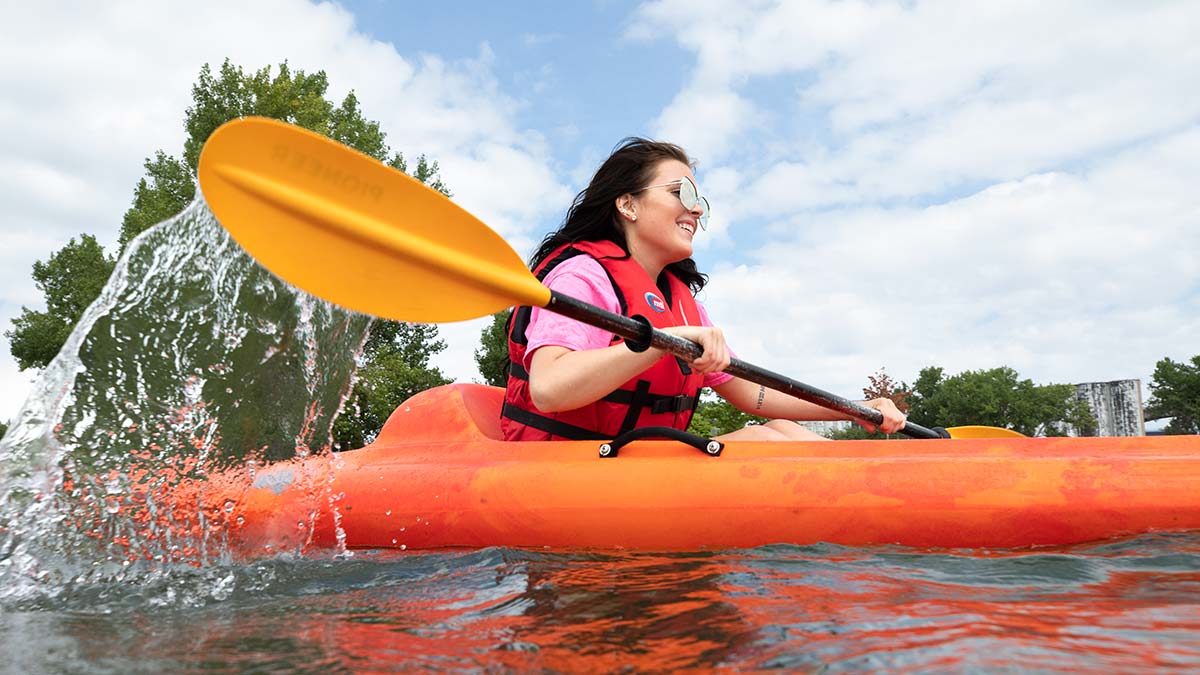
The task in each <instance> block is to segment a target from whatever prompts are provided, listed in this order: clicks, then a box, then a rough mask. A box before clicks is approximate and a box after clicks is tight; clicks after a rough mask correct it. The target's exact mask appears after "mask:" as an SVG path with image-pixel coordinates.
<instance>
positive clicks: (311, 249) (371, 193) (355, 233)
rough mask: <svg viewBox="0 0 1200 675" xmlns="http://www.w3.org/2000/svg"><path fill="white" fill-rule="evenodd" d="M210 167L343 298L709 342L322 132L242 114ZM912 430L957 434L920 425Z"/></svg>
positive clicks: (216, 209) (779, 386) (736, 366)
mask: <svg viewBox="0 0 1200 675" xmlns="http://www.w3.org/2000/svg"><path fill="white" fill-rule="evenodd" d="M199 175H200V187H201V189H202V191H203V193H204V198H205V200H206V201H207V202H208V206H209V208H211V209H212V212H213V213H214V214H215V215H216V217H217V220H219V221H220V222H221V224H222V225H223V226H224V227H225V229H227V230H228V231H229V233H230V235H232V236H233V238H234V239H235V240H237V242H238V243H239V244H241V245H242V247H244V248H245V249H246V250H247V251H248V252H249V253H250V254H251V255H252V256H254V257H255V258H256V259H257V260H258V261H259V262H260V263H262V264H263V266H264V267H266V268H267V269H269V270H271V271H272V272H274V273H275V274H276V275H278V276H280V277H281V278H283V279H285V280H287V281H288V282H290V283H292V284H294V285H296V286H298V287H300V288H302V289H304V290H306V291H308V292H310V293H312V294H314V295H317V296H320V297H322V298H325V299H326V300H329V301H330V302H334V303H337V304H339V305H342V306H343V307H347V308H349V309H353V310H355V311H359V312H363V313H366V314H373V315H375V316H380V317H384V318H388V319H395V320H398V321H419V322H425V323H438V322H445V321H462V320H466V319H473V318H476V317H481V316H486V315H488V314H494V313H496V312H498V311H500V310H502V309H505V308H507V307H511V306H514V305H531V306H535V307H544V308H546V309H548V310H551V311H553V312H556V313H559V314H562V315H564V316H569V317H571V318H574V319H577V320H579V321H582V322H584V323H588V324H591V325H594V326H597V327H600V328H603V329H605V330H608V331H610V332H612V333H614V334H616V335H620V336H622V337H624V338H626V339H628V340H634V341H637V342H642V343H649V344H650V345H652V346H654V347H658V348H661V349H664V350H666V351H669V352H671V353H672V354H676V355H678V356H681V357H684V358H686V359H694V358H696V357H698V356H699V355H700V354H701V353H702V351H703V350H702V349H701V348H700V346H699V345H697V344H695V343H693V342H691V341H689V340H685V339H683V338H679V337H675V336H673V335H669V334H667V333H664V332H662V331H658V330H653V329H652V328H651V327H650V326H649V324H648V323H643V322H641V321H638V320H635V319H632V318H629V317H625V316H621V315H619V314H613V313H611V312H608V311H605V310H603V309H600V308H598V307H594V306H592V305H589V304H587V303H585V302H581V301H579V300H575V299H574V298H570V297H568V296H564V295H561V294H559V293H555V292H552V291H551V290H550V289H548V288H546V287H545V286H543V285H542V283H541V282H540V281H538V280H537V278H536V277H535V276H533V274H532V273H531V272H530V271H529V270H528V269H527V268H526V267H525V263H524V262H523V261H522V260H521V257H520V256H518V255H517V253H516V251H514V250H513V249H512V248H511V247H510V246H509V245H508V243H507V242H505V241H504V240H503V239H502V238H500V236H499V235H498V234H496V233H495V232H493V231H492V229H491V228H489V227H488V226H487V225H484V224H483V223H482V222H480V221H479V220H478V219H476V218H475V217H474V216H472V215H471V214H469V213H467V212H466V211H465V210H463V209H462V208H461V207H459V206H457V205H456V204H454V203H453V202H451V201H450V200H449V199H447V198H446V197H445V196H443V195H441V194H440V193H438V192H436V191H434V190H432V189H430V188H428V187H426V186H425V185H422V184H421V183H420V182H419V181H417V180H414V179H413V178H410V177H409V176H406V175H405V174H404V173H402V172H400V171H396V170H395V169H392V168H390V167H387V166H384V165H383V164H381V163H379V162H378V161H376V160H375V159H372V158H370V157H367V156H366V155H363V154H361V153H359V152H357V151H355V150H352V149H350V148H348V147H346V146H344V145H341V144H339V143H336V142H334V141H332V140H330V139H328V138H325V137H324V136H320V135H318V134H315V133H313V132H311V131H308V130H305V129H301V128H299V127H296V126H292V125H289V124H285V123H283V122H279V121H277V120H272V119H265V118H255V117H248V118H243V119H239V120H234V121H232V122H229V123H227V124H225V125H223V126H221V127H220V128H219V129H217V130H216V131H215V132H213V134H212V136H210V137H209V139H208V142H207V143H206V144H205V146H204V151H203V152H202V153H201V155H200V168H199ZM726 372H727V373H729V374H731V375H735V376H737V377H741V378H743V379H746V380H750V381H751V382H755V383H757V384H761V385H763V386H766V387H771V388H772V389H776V390H779V391H782V392H784V393H786V394H790V395H792V396H795V397H797V398H801V399H804V400H806V401H811V402H813V403H816V404H817V405H821V406H824V407H826V408H830V409H832V410H837V411H839V412H842V413H845V414H847V415H850V416H852V417H854V418H856V419H861V420H864V421H867V422H871V423H873V424H879V423H880V422H882V420H883V417H882V415H881V414H880V413H879V411H877V410H874V409H872V408H868V407H866V406H864V405H862V404H860V403H857V402H854V401H850V400H848V399H844V398H841V397H839V396H836V395H834V394H830V393H828V392H825V391H822V390H820V389H817V388H815V387H810V386H809V385H806V384H804V383H802V382H797V381H795V380H792V379H791V378H788V377H785V376H783V375H779V374H777V373H773V372H771V371H769V370H765V369H763V368H759V367H758V366H754V365H752V364H748V363H745V362H742V361H740V360H736V359H735V360H734V361H733V362H732V363H731V364H730V366H729V368H727V369H726ZM984 428H985V429H990V428H988V427H984ZM902 431H903V433H905V434H907V435H909V436H913V437H916V438H944V437H945V434H943V433H939V432H938V431H934V430H932V429H927V428H925V427H922V426H920V425H917V424H913V423H911V422H909V423H908V424H907V425H906V426H905V428H904V429H903V430H902ZM1013 434H1015V435H1017V436H1020V434H1016V432H1011V431H1008V430H1007V429H994V430H993V433H991V434H990V435H991V436H1000V435H1004V436H1007V435H1013ZM951 435H953V434H951ZM955 437H957V436H955ZM971 437H978V435H972V436H971Z"/></svg>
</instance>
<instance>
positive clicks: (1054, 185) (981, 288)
mask: <svg viewBox="0 0 1200 675" xmlns="http://www.w3.org/2000/svg"><path fill="white" fill-rule="evenodd" d="M1197 180H1200V127H1195V128H1193V129H1190V130H1188V131H1186V132H1184V133H1181V134H1178V135H1175V136H1171V137H1168V138H1164V139H1163V140H1161V141H1160V142H1158V143H1154V144H1150V145H1146V146H1141V147H1137V148H1133V149H1131V150H1128V151H1126V152H1124V153H1120V154H1116V155H1113V156H1111V157H1109V158H1106V159H1105V160H1103V161H1101V162H1098V163H1097V164H1096V165H1095V166H1094V167H1092V168H1090V169H1089V170H1086V171H1080V172H1078V173H1066V172H1055V173H1049V174H1036V175H1032V176H1029V177H1028V178H1025V179H1022V180H1020V181H1013V182H1009V183H1003V184H997V185H994V186H992V187H989V188H987V189H985V190H982V191H980V192H978V193H976V194H973V195H970V196H968V197H965V198H962V199H958V200H954V201H951V202H948V203H946V204H940V205H935V206H929V207H925V208H896V209H880V208H872V207H857V208H846V209H840V210H835V211H831V212H827V213H823V214H821V215H820V216H819V217H818V216H807V217H797V218H794V219H792V220H791V221H789V222H790V223H791V224H792V225H793V228H794V231H796V232H798V234H797V235H796V236H794V237H787V238H785V237H783V236H782V235H781V236H780V237H779V238H778V239H777V240H776V241H775V242H773V243H772V245H770V246H767V247H765V248H763V249H762V250H759V251H757V252H756V253H755V259H756V263H755V264H753V265H749V266H741V267H739V268H736V269H735V268H732V267H725V268H719V269H717V270H716V271H715V272H714V274H713V277H714V279H715V280H716V283H714V284H713V285H712V286H711V288H710V290H709V291H708V297H709V305H710V308H711V309H712V311H713V314H714V316H716V317H719V318H720V320H721V321H722V322H723V323H727V324H728V325H729V326H730V328H728V329H727V332H728V333H730V335H731V339H732V340H733V341H734V343H735V345H737V346H738V348H739V350H740V351H741V352H742V354H743V357H744V358H747V359H748V360H749V359H750V356H751V355H753V356H754V358H755V359H760V362H761V363H762V364H763V365H768V364H770V365H769V367H774V368H775V369H777V370H780V371H781V372H788V373H795V374H797V376H798V377H799V378H800V379H802V380H804V381H808V382H810V383H812V384H816V385H817V386H823V387H825V388H835V391H841V392H846V393H850V394H853V393H856V392H857V390H858V389H859V388H860V387H861V386H862V385H863V383H865V377H866V375H867V374H868V373H871V372H873V371H874V370H875V369H876V368H878V367H880V366H887V367H888V370H889V372H890V373H891V374H892V375H893V376H894V377H897V378H912V377H914V376H915V375H916V372H917V370H918V369H919V368H921V367H924V366H928V365H941V366H945V367H946V368H947V369H948V370H949V371H950V372H957V371H959V370H963V369H968V368H971V369H976V368H991V367H995V366H999V365H1008V366H1011V367H1013V368H1016V369H1017V370H1018V371H1019V372H1020V373H1022V374H1023V375H1025V376H1027V377H1033V378H1034V379H1035V380H1038V381H1043V382H1045V381H1055V382H1083V381H1091V380H1109V379H1126V378H1141V379H1142V380H1143V384H1148V378H1149V374H1150V372H1151V370H1152V369H1153V365H1154V363H1155V361H1157V360H1158V359H1160V358H1162V357H1164V356H1171V357H1173V358H1184V357H1189V356H1191V355H1192V354H1193V352H1195V350H1196V345H1197V342H1196V336H1200V196H1197V195H1196V194H1195V191H1194V190H1191V189H1188V187H1189V186H1191V185H1194V184H1195V183H1196V181H1197ZM766 308H770V309H769V310H768V309H766ZM781 317H782V318H781ZM743 344H745V345H746V346H742V345H743Z"/></svg>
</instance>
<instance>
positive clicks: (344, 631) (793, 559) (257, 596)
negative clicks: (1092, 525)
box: [0, 535, 1200, 674]
mask: <svg viewBox="0 0 1200 675" xmlns="http://www.w3.org/2000/svg"><path fill="white" fill-rule="evenodd" d="M160 572H161V573H160V574H158V575H145V576H143V577H142V578H141V579H140V580H139V581H138V582H137V583H133V584H131V583H124V582H112V583H99V584H91V585H81V586H77V587H73V588H70V589H69V591H67V592H64V593H63V594H62V595H59V596H57V597H54V598H52V599H50V598H42V599H40V600H37V601H34V602H27V603H23V604H18V605H17V606H9V607H5V608H4V609H3V610H2V611H0V639H2V641H3V644H4V645H5V650H4V651H5V656H4V658H3V662H2V663H0V670H2V671H3V672H12V673H242V672H254V673H310V672H311V673H350V672H379V673H391V672H439V673H480V672H483V673H505V672H539V673H545V672H550V673H553V672H576V673H612V672H631V673H634V672H637V673H641V672H657V673H672V672H703V671H714V672H789V673H796V672H801V673H861V672H885V673H930V672H994V673H1014V672H1022V673H1023V672H1028V673H1105V674H1108V673H1162V672H1200V537H1197V536H1195V535H1171V536H1143V537H1140V538H1136V539H1129V540H1123V541H1117V542H1108V543H1101V544H1092V545H1086V546H1076V547H1072V548H1063V549H1051V550H1041V551H1024V552H1005V551H916V550H910V549H899V548H878V549H853V548H844V547H838V546H829V545H819V546H804V547H797V546H769V547H762V548H756V549H751V550H740V551H724V552H716V553H692V554H677V553H673V554H659V555H656V554H648V553H636V554H635V553H611V552H606V553H599V552H590V553H589V552H552V551H521V550H513V549H486V550H481V551H467V552H443V553H402V552H356V553H355V554H354V555H352V556H350V557H343V558H339V559H332V558H326V559H303V560H301V559H290V560H289V559H273V560H264V561H261V562H257V563H253V564H249V565H239V566H229V565H209V566H206V567H202V568H192V567H189V566H186V565H183V566H179V567H177V568H173V569H171V568H167V569H163V570H161V571H160Z"/></svg>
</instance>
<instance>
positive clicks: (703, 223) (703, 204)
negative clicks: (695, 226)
mask: <svg viewBox="0 0 1200 675" xmlns="http://www.w3.org/2000/svg"><path fill="white" fill-rule="evenodd" d="M700 209H701V212H700V229H702V230H707V229H708V214H709V211H710V210H711V207H709V205H708V200H707V199H705V198H704V197H701V198H700Z"/></svg>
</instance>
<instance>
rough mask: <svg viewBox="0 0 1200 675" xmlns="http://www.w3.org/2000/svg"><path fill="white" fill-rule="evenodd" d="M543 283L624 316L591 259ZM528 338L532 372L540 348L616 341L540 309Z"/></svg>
mask: <svg viewBox="0 0 1200 675" xmlns="http://www.w3.org/2000/svg"><path fill="white" fill-rule="evenodd" d="M543 283H544V284H545V285H546V287H548V288H550V289H551V290H554V291H558V292H559V293H562V294H563V295H569V296H571V297H572V298H575V299H577V300H582V301H584V302H587V303H590V304H593V305H595V306H597V307H600V308H602V309H607V310H608V311H610V312H613V313H615V314H620V313H621V303H620V301H619V300H617V294H616V292H615V291H614V290H613V287H612V282H611V281H609V280H608V274H606V273H605V271H604V268H603V267H601V266H600V263H599V262H596V259H595V258H593V257H591V256H586V255H577V256H575V257H573V258H569V259H567V260H566V261H564V262H562V263H560V264H559V265H558V267H555V268H554V269H553V270H551V271H550V274H548V275H546V278H545V280H544V281H543ZM696 308H697V309H698V310H699V311H700V324H701V325H702V326H711V325H712V321H710V320H709V318H708V312H707V311H705V309H704V305H701V304H700V302H699V301H696ZM525 336H526V337H527V338H528V339H529V346H528V347H527V348H526V349H525V363H524V364H523V365H524V366H525V368H526V369H528V368H529V363H530V361H531V360H532V359H533V352H534V351H535V350H537V348H538V347H545V346H546V345H554V346H556V347H566V348H567V349H570V350H572V351H582V350H585V349H600V348H602V347H607V346H609V345H610V344H612V338H613V334H612V333H610V332H608V331H606V330H604V329H603V328H596V327H595V326H589V325H587V324H586V323H582V322H579V321H576V320H575V319H569V318H567V317H565V316H562V315H559V314H555V313H554V312H550V311H547V310H544V309H542V308H540V307H534V308H533V313H532V314H531V315H530V317H529V327H528V328H526V330H525ZM731 352H732V350H731ZM732 379H733V376H732V375H729V374H727V373H709V374H708V375H705V376H704V386H706V387H717V386H720V385H722V384H725V383H726V382H728V381H730V380H732Z"/></svg>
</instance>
